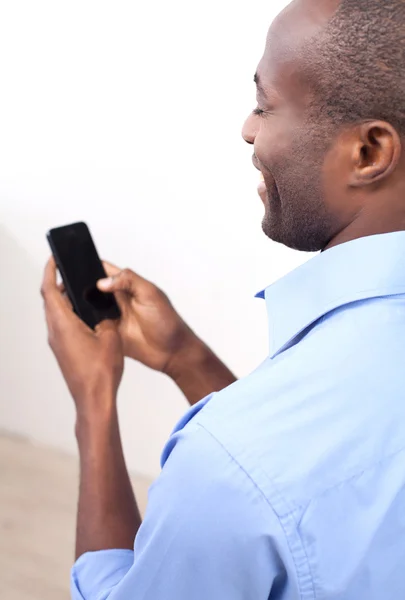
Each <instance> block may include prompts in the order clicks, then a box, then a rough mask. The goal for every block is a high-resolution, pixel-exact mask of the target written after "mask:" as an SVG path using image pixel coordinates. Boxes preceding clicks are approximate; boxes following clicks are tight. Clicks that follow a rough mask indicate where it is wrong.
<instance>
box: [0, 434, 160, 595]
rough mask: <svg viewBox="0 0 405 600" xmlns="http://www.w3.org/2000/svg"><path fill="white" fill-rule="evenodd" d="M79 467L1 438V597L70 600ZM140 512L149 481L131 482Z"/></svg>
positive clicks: (60, 456)
mask: <svg viewBox="0 0 405 600" xmlns="http://www.w3.org/2000/svg"><path fill="white" fill-rule="evenodd" d="M77 481H78V465H77V462H76V460H75V459H74V458H72V457H69V456H66V455H63V454H60V453H58V452H56V451H53V450H49V449H45V448H41V447H36V446H33V445H31V444H29V443H27V442H26V441H24V440H21V439H18V438H13V437H7V436H0V598H1V599H3V598H4V599H7V600H69V598H70V595H69V571H70V567H71V565H72V558H73V547H74V530H75V511H76V500H77ZM133 483H134V488H135V492H136V495H137V498H138V502H139V505H140V508H141V510H144V507H145V505H146V498H147V489H148V485H149V482H147V481H146V480H143V479H135V480H134V481H133Z"/></svg>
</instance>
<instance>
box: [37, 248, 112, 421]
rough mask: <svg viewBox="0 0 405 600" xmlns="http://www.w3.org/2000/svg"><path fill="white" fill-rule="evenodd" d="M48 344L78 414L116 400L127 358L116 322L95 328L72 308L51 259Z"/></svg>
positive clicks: (46, 292) (46, 291) (46, 289)
mask: <svg viewBox="0 0 405 600" xmlns="http://www.w3.org/2000/svg"><path fill="white" fill-rule="evenodd" d="M41 291H42V295H43V298H44V302H45V314H46V321H47V325H48V334H49V344H50V346H51V348H52V351H53V353H54V354H55V357H56V359H57V361H58V363H59V367H60V369H61V371H62V374H63V377H64V378H65V380H66V383H67V385H68V387H69V390H70V393H71V394H72V396H73V399H74V401H75V403H76V407H77V411H78V414H79V415H85V416H91V415H93V414H94V413H96V414H100V413H102V411H103V408H107V409H108V408H111V407H112V404H114V403H115V399H116V394H117V390H118V387H119V384H120V381H121V378H122V373H123V369H124V359H123V351H122V343H121V338H120V335H119V333H118V329H117V324H116V323H114V322H112V321H104V322H103V323H100V325H99V326H98V327H97V329H96V331H92V330H91V329H90V328H89V327H87V325H85V323H83V321H81V320H80V319H79V318H78V317H77V316H76V315H75V314H74V312H73V310H72V307H71V305H70V304H69V302H68V300H67V299H66V297H65V295H64V294H63V290H62V289H61V287H60V286H58V285H57V283H56V265H55V261H54V259H53V258H51V259H50V261H49V262H48V264H47V266H46V269H45V273H44V279H43V284H42V290H41Z"/></svg>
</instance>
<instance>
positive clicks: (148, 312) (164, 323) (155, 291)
mask: <svg viewBox="0 0 405 600" xmlns="http://www.w3.org/2000/svg"><path fill="white" fill-rule="evenodd" d="M104 267H105V269H106V272H107V275H108V276H109V277H108V279H103V280H101V281H99V282H98V287H99V289H100V290H101V291H104V292H113V293H114V294H115V296H116V298H117V301H118V304H119V306H120V309H121V313H122V317H121V319H120V321H119V325H118V327H119V332H120V334H121V339H122V343H123V348H124V354H125V356H129V357H130V358H133V359H135V360H138V361H139V362H141V363H143V364H144V365H146V366H147V367H150V368H151V369H154V370H156V371H161V372H163V373H166V374H168V375H171V370H172V367H173V365H174V363H175V362H176V360H177V359H179V358H180V357H181V356H184V355H185V354H187V353H189V352H194V351H195V350H197V349H198V348H199V347H200V345H202V344H201V342H200V340H199V339H198V338H197V336H196V335H195V334H194V333H193V331H192V330H191V329H190V328H189V327H188V325H187V324H186V323H185V322H184V321H183V319H182V318H181V317H180V315H179V314H178V313H177V312H176V311H175V309H174V308H173V306H172V304H171V303H170V301H169V299H168V298H167V296H166V295H165V294H164V293H163V292H162V291H161V290H160V289H159V288H158V287H156V286H155V285H154V284H153V283H151V282H150V281H147V280H146V279H143V278H142V277H140V276H139V275H137V274H136V273H134V272H133V271H130V270H128V269H125V270H123V271H121V270H120V269H118V268H117V267H115V266H114V265H111V264H109V263H104Z"/></svg>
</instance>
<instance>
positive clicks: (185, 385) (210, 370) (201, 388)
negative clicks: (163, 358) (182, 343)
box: [167, 339, 236, 405]
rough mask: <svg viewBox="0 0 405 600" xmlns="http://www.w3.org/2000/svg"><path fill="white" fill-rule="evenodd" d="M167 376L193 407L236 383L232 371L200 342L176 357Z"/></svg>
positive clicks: (197, 341)
mask: <svg viewBox="0 0 405 600" xmlns="http://www.w3.org/2000/svg"><path fill="white" fill-rule="evenodd" d="M167 373H168V375H169V376H170V377H171V379H173V381H174V382H175V383H176V385H177V386H178V387H179V388H180V389H181V391H182V392H183V394H184V395H185V396H186V398H187V400H188V402H189V403H190V405H193V404H196V403H197V402H199V401H200V400H201V399H202V398H205V397H206V396H208V395H209V394H211V393H212V392H219V391H220V390H223V389H224V388H226V387H228V386H229V385H231V384H232V383H234V382H235V381H236V377H235V375H234V374H233V373H232V372H231V371H230V370H229V369H228V367H227V366H226V365H225V364H224V363H223V362H222V361H221V360H220V359H219V358H218V357H217V356H216V355H215V354H214V353H213V352H212V350H211V349H210V348H208V346H207V345H206V344H204V343H203V342H202V341H201V340H199V339H196V341H195V342H194V343H193V344H192V345H190V346H189V347H188V348H187V349H185V350H184V351H183V352H182V353H181V354H179V355H178V356H176V358H175V360H173V361H172V362H171V363H170V366H169V369H168V372H167Z"/></svg>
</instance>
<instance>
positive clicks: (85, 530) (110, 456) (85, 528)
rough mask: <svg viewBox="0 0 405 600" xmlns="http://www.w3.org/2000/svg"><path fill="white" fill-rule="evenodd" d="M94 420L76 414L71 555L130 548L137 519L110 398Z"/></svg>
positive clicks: (113, 403)
mask: <svg viewBox="0 0 405 600" xmlns="http://www.w3.org/2000/svg"><path fill="white" fill-rule="evenodd" d="M111 405H112V406H111V408H108V409H106V410H104V409H103V411H101V410H100V411H99V412H98V413H97V414H95V415H94V418H88V417H87V418H83V417H78V421H77V426H76V435H77V440H78V445H79V453H80V489H79V505H78V515H77V533H76V558H78V557H79V556H81V555H82V554H84V553H85V552H89V551H96V550H110V549H132V548H133V544H134V539H135V536H136V533H137V531H138V529H139V527H140V524H141V517H140V514H139V510H138V507H137V504H136V500H135V497H134V493H133V490H132V486H131V482H130V479H129V475H128V471H127V468H126V464H125V460H124V455H123V451H122V444H121V436H120V431H119V425H118V417H117V411H116V406H115V401H114V402H111Z"/></svg>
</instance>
